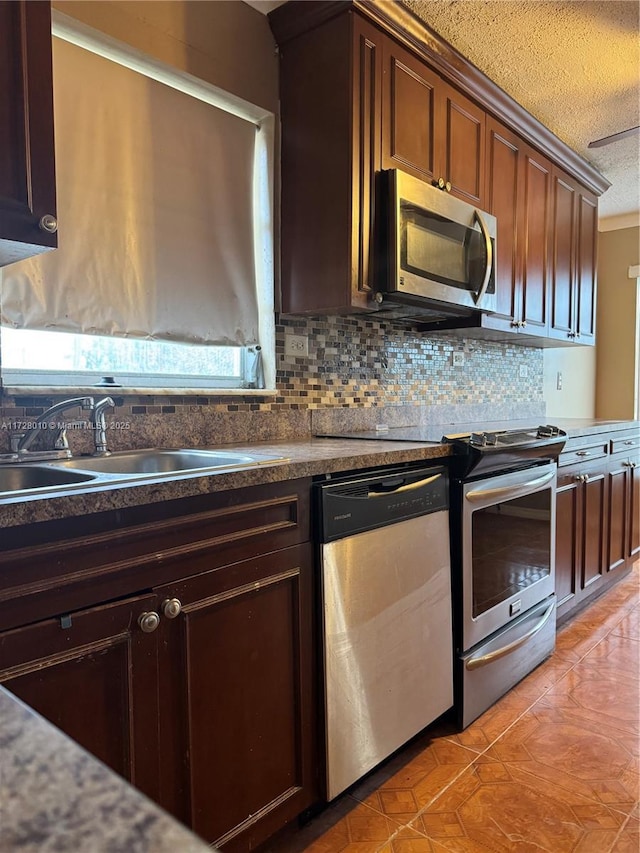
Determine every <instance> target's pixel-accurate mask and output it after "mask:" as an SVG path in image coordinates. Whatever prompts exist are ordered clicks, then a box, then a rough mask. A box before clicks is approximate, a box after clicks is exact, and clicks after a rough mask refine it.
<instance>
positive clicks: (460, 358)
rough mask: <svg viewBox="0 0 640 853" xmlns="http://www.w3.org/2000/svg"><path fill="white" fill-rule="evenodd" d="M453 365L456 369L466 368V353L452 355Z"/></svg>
mask: <svg viewBox="0 0 640 853" xmlns="http://www.w3.org/2000/svg"><path fill="white" fill-rule="evenodd" d="M451 364H453V366H454V367H463V366H464V353H463V352H454V353H452V357H451Z"/></svg>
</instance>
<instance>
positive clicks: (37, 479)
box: [0, 465, 95, 494]
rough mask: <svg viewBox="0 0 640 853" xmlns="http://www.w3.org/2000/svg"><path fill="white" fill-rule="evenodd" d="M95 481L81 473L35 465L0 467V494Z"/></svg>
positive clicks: (91, 476)
mask: <svg viewBox="0 0 640 853" xmlns="http://www.w3.org/2000/svg"><path fill="white" fill-rule="evenodd" d="M93 479H95V477H94V476H93V475H92V474H89V473H86V472H82V471H61V470H58V469H56V468H49V467H44V466H42V467H40V466H37V465H0V494H7V493H15V492H24V491H28V490H30V489H47V488H51V487H54V486H73V485H77V484H79V483H87V482H90V481H91V480H93Z"/></svg>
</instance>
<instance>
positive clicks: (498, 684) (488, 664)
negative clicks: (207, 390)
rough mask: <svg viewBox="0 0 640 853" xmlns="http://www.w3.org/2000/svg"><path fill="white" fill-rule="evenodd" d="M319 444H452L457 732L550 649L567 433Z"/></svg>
mask: <svg viewBox="0 0 640 853" xmlns="http://www.w3.org/2000/svg"><path fill="white" fill-rule="evenodd" d="M327 437H340V438H354V439H356V438H357V439H365V440H366V439H375V440H377V441H381V440H382V441H412V442H428V443H434V442H447V443H451V444H452V445H453V450H454V454H453V456H452V457H450V465H451V477H450V481H451V511H450V527H451V564H452V585H453V625H454V652H455V654H454V660H455V706H456V711H457V715H458V722H459V724H460V726H461V727H462V728H464V727H466V726H468V725H469V723H471V722H472V721H473V720H474V719H475V718H476V717H478V716H479V715H480V714H482V713H483V712H484V711H485V710H486V709H487V708H489V707H490V706H491V705H492V704H493V703H494V702H495V701H496V700H497V699H499V698H500V696H502V695H503V694H504V693H506V692H507V691H508V690H509V689H510V688H511V687H512V686H513V685H514V684H516V683H517V682H518V681H520V680H521V679H522V678H524V676H525V675H527V673H528V672H530V671H531V670H532V669H534V668H535V667H536V666H537V665H538V664H539V663H541V662H542V661H543V660H544V659H545V658H546V657H548V655H550V654H551V652H552V651H553V649H554V647H555V556H554V555H555V529H556V522H555V512H556V460H557V457H558V455H559V454H560V451H561V450H562V448H563V446H564V443H565V441H566V434H565V433H564V432H563V431H562V430H560V429H558V428H557V427H554V426H551V425H542V426H539V427H536V426H524V427H523V426H518V427H515V428H509V427H508V426H504V425H502V424H500V425H498V424H495V425H491V426H483V427H473V428H470V429H469V430H468V431H467V430H464V429H463V430H460V428H459V427H456V428H455V431H452V430H451V427H450V426H449V427H447V426H445V427H443V426H438V425H435V426H431V425H429V426H417V427H399V428H390V429H384V430H380V429H378V430H370V431H366V432H352V433H341V434H340V435H339V436H338V434H337V433H334V434H333V435H332V436H327Z"/></svg>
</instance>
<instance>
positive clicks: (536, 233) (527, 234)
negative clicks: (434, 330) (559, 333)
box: [469, 116, 552, 343]
mask: <svg viewBox="0 0 640 853" xmlns="http://www.w3.org/2000/svg"><path fill="white" fill-rule="evenodd" d="M486 152H487V154H486V162H487V174H486V193H485V198H486V207H487V210H488V211H489V213H491V214H493V215H494V216H495V217H496V219H497V221H498V236H497V267H496V269H497V277H496V293H497V307H496V311H495V313H493V314H487V315H482V316H478V317H477V318H476V329H470V330H469V334H470V335H476V336H483V335H484V336H486V337H490V336H491V332H492V330H495V331H497V332H510V333H515V334H517V335H518V336H520V337H522V338H523V340H525V341H526V342H527V343H532V342H533V341H532V339H533V338H535V337H543V336H545V335H546V334H547V326H548V311H547V292H548V278H549V243H550V224H551V172H552V166H551V163H550V162H549V161H548V160H547V159H546V158H545V157H543V156H542V155H541V154H539V153H538V152H537V151H535V150H534V149H533V148H531V146H530V145H527V143H526V142H525V141H524V140H523V139H522V138H521V137H520V136H518V135H517V134H516V133H514V132H513V131H511V130H510V129H509V128H507V127H505V125H503V124H502V122H499V121H498V120H497V119H495V118H493V117H492V116H487V131H486Z"/></svg>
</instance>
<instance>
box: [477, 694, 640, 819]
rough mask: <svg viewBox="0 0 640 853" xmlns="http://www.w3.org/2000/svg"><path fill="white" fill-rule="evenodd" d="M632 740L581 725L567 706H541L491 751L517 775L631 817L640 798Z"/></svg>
mask: <svg viewBox="0 0 640 853" xmlns="http://www.w3.org/2000/svg"><path fill="white" fill-rule="evenodd" d="M630 740H631V738H630V737H629V736H627V735H625V734H624V733H620V732H619V731H618V730H617V729H613V728H611V727H609V726H608V725H606V724H604V725H603V724H602V723H600V724H598V723H593V722H591V721H586V722H585V721H582V722H576V721H575V719H574V718H573V717H572V716H571V715H570V714H567V712H566V711H565V710H564V709H562V708H557V707H546V706H544V705H543V704H542V703H540V704H539V705H537V706H536V707H535V708H534V709H533V710H532V711H530V712H529V713H528V714H527V715H526V716H525V717H524V718H523V719H522V720H520V721H519V722H518V723H517V724H516V725H515V726H513V727H512V728H511V729H510V730H509V731H508V732H506V734H505V735H504V736H503V737H502V738H500V740H498V741H497V742H496V743H495V744H494V745H493V746H492V747H491V748H490V749H489V750H488V752H487V753H486V754H487V755H488V756H489V757H492V758H494V759H496V760H497V761H500V762H504V764H505V766H506V767H507V768H508V769H509V772H512V773H518V774H520V773H527V774H530V775H531V776H534V777H536V778H537V779H539V780H540V781H541V782H543V783H544V784H546V785H548V786H549V789H553V788H556V787H559V788H563V789H564V790H566V791H569V792H572V793H575V794H577V795H579V796H580V797H584V798H587V799H589V800H592V801H594V802H597V803H601V804H603V805H606V806H607V807H610V808H614V809H616V810H619V811H621V812H623V813H624V814H630V813H631V812H632V810H633V808H634V806H635V804H636V803H637V801H638V798H639V796H640V784H639V777H638V769H639V761H638V757H637V754H636V751H635V749H630V748H629V742H630Z"/></svg>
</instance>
